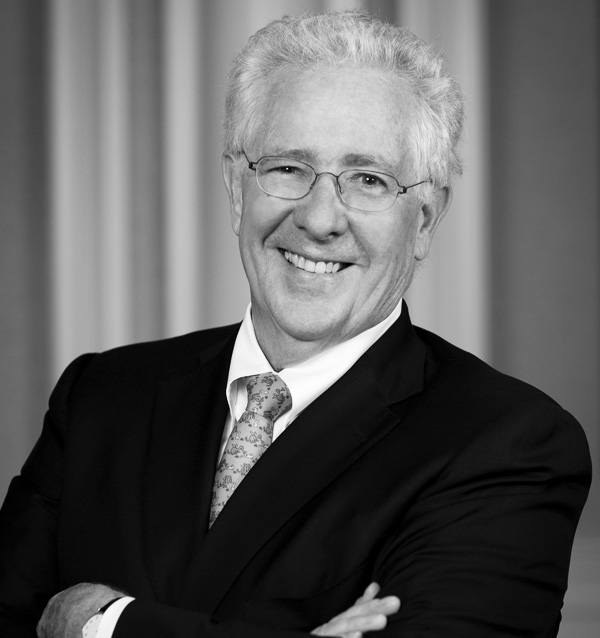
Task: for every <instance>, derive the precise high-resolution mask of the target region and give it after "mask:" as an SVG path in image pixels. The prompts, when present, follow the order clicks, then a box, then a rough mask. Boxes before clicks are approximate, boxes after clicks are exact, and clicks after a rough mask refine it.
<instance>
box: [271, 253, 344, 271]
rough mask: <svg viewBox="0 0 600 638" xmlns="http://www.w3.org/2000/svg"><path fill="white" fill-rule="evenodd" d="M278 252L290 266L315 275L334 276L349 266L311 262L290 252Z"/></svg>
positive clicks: (339, 263)
mask: <svg viewBox="0 0 600 638" xmlns="http://www.w3.org/2000/svg"><path fill="white" fill-rule="evenodd" d="M280 252H281V254H282V255H283V256H284V257H285V259H286V260H287V261H288V262H289V263H290V264H292V266H295V267H296V268H299V269H300V270H305V271H306V272H312V273H315V274H317V275H325V274H334V273H336V272H338V271H339V270H343V269H344V268H347V267H348V266H349V265H350V264H347V263H345V262H341V261H313V260H312V259H308V257H303V256H302V255H298V254H296V253H293V252H291V251H290V250H280Z"/></svg>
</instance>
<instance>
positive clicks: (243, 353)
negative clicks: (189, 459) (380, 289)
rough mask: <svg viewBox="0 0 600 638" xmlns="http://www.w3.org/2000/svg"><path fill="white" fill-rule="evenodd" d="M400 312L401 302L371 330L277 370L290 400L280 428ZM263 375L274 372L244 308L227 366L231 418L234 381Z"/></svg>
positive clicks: (323, 389)
mask: <svg viewBox="0 0 600 638" xmlns="http://www.w3.org/2000/svg"><path fill="white" fill-rule="evenodd" d="M401 310H402V299H400V301H399V302H398V304H397V305H396V307H395V308H394V309H393V310H392V312H391V313H390V314H389V315H388V316H387V317H386V318H385V319H383V321H380V322H379V323H378V324H376V325H375V326H372V327H371V328H368V329H367V330H365V331H363V332H361V333H360V334H358V335H356V336H354V337H352V338H351V339H348V340H347V341H344V342H342V343H338V344H336V345H334V346H331V347H329V348H327V349H325V350H323V351H322V352H319V353H318V354H316V355H315V356H313V357H311V358H310V359H307V360H306V361H302V362H301V363H299V364H296V365H293V366H290V367H289V368H284V369H283V370H280V371H279V372H278V373H277V374H279V376H280V377H281V378H282V379H283V380H284V381H285V383H286V384H287V386H288V388H289V390H290V394H291V396H292V408H291V410H290V411H289V412H287V413H286V414H284V415H283V416H282V417H281V419H280V420H281V421H285V424H284V425H286V424H288V423H290V422H291V421H292V420H293V419H294V418H296V416H297V415H298V414H299V413H300V412H302V410H304V408H306V407H307V406H308V405H309V404H310V403H312V401H314V400H315V399H316V398H317V397H318V396H319V395H320V394H322V393H323V392H324V391H325V390H327V388H329V387H330V386H331V385H333V384H334V383H335V382H336V381H337V380H338V379H339V378H340V377H341V376H342V375H343V374H344V373H345V372H347V371H348V370H349V369H350V368H351V367H352V366H353V365H354V363H355V362H356V361H357V360H358V359H359V358H360V357H361V356H362V355H363V354H364V353H365V352H366V351H367V350H368V349H369V348H370V347H371V346H372V345H373V344H374V343H375V342H376V341H377V340H378V339H379V338H380V337H381V336H382V335H383V333H384V332H386V330H388V328H389V327H390V326H391V325H392V324H393V323H394V322H395V321H396V320H397V319H398V317H400V313H401ZM265 372H274V370H273V368H272V367H271V365H270V364H269V362H268V360H267V358H266V357H265V355H264V353H263V351H262V350H261V348H260V346H259V344H258V341H257V339H256V333H255V332H254V325H253V323H252V314H251V306H250V305H248V307H247V309H246V312H245V314H244V319H243V321H242V325H241V326H240V329H239V332H238V335H237V338H236V341H235V345H234V348H233V353H232V356H231V363H230V365H229V375H228V378H227V388H226V392H227V402H228V404H229V410H230V413H231V414H233V415H234V416H237V417H239V415H235V412H234V409H235V406H234V405H233V399H232V394H233V384H234V383H235V381H236V379H239V378H240V377H246V376H249V375H252V374H261V373H265Z"/></svg>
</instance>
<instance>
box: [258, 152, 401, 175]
mask: <svg viewBox="0 0 600 638" xmlns="http://www.w3.org/2000/svg"><path fill="white" fill-rule="evenodd" d="M269 155H276V156H281V157H289V158H290V159H297V160H301V161H303V162H307V163H308V164H311V165H312V164H314V163H316V162H317V157H316V155H315V154H314V153H313V152H312V151H309V150H308V149H302V148H282V147H276V148H274V149H273V150H272V151H271V152H269ZM341 163H342V164H343V165H344V166H353V167H354V166H373V167H376V168H379V169H381V170H382V171H384V172H388V173H391V174H392V175H393V174H394V170H395V167H394V166H393V165H392V164H390V163H389V162H388V161H386V160H385V159H384V158H383V157H380V156H376V155H370V154H368V153H347V154H346V155H344V156H343V157H342V162H341Z"/></svg>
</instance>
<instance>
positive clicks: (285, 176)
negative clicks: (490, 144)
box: [242, 151, 431, 213]
mask: <svg viewBox="0 0 600 638" xmlns="http://www.w3.org/2000/svg"><path fill="white" fill-rule="evenodd" d="M242 152H243V153H244V157H245V158H246V161H247V162H248V168H250V169H251V170H253V171H255V173H256V182H257V184H258V187H259V188H260V189H261V190H262V191H263V192H264V193H266V194H267V195H272V196H273V197H280V198H281V199H290V200H296V199H302V198H303V197H306V196H307V195H308V194H309V193H310V191H311V189H312V187H313V186H314V185H315V184H316V182H317V179H319V177H321V175H331V176H332V177H334V178H335V181H336V183H337V190H338V194H339V198H340V199H341V200H342V202H343V203H344V204H346V206H348V207H350V208H355V209H357V210H361V211H364V212H372V213H375V212H381V211H384V210H387V209H388V208H391V206H392V205H393V203H394V202H395V201H396V198H397V197H398V195H404V194H405V193H406V192H407V191H408V189H409V188H413V187H415V186H419V184H426V183H427V182H430V181H431V180H430V179H426V180H423V181H421V182H417V183H416V184H411V185H410V186H401V185H400V184H399V183H398V180H397V179H396V178H395V177H394V176H393V175H388V174H387V173H380V172H378V171H371V170H365V169H362V168H359V169H355V168H352V169H348V170H345V171H342V172H341V173H339V174H338V175H336V174H335V173H331V172H329V171H323V172H322V173H317V172H316V171H315V169H314V168H313V167H312V166H311V165H310V164H307V163H306V162H301V161H300V160H296V159H290V158H289V157H279V156H275V155H265V156H264V157H261V158H260V159H258V160H256V162H252V161H250V160H249V159H248V156H247V155H246V153H245V152H244V151H242Z"/></svg>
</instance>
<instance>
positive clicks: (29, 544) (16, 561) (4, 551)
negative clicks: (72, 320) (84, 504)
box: [0, 355, 93, 638]
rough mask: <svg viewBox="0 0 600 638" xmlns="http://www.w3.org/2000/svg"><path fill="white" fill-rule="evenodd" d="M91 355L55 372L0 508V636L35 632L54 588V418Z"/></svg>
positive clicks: (57, 440)
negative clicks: (39, 421)
mask: <svg viewBox="0 0 600 638" xmlns="http://www.w3.org/2000/svg"><path fill="white" fill-rule="evenodd" d="M92 356H93V355H82V356H81V357H79V358H78V359H76V360H75V361H73V363H71V364H70V365H69V366H68V368H67V369H66V370H65V372H64V373H63V375H62V376H61V378H60V380H59V382H58V383H57V385H56V388H55V390H54V392H53V393H52V395H51V397H50V406H49V410H48V412H47V414H46V417H45V419H44V427H43V429H42V434H41V436H40V438H39V440H38V441H37V443H36V445H35V447H34V448H33V450H32V452H31V454H30V455H29V458H28V459H27V461H26V462H25V465H24V466H23V469H22V471H21V474H20V475H19V476H17V477H15V478H14V479H13V480H12V482H11V484H10V487H9V489H8V493H7V495H6V498H5V501H4V504H3V505H2V508H1V509H0V635H1V636H11V637H14V638H25V637H27V638H30V637H31V638H33V637H35V635H36V632H35V627H36V624H37V622H38V620H39V618H40V616H41V614H42V611H43V610H44V607H45V606H46V603H47V602H48V599H49V598H50V597H51V596H52V595H53V594H55V593H56V591H57V582H58V581H57V557H56V523H57V515H58V503H59V500H60V494H61V489H62V449H63V440H64V436H65V433H64V432H63V431H62V430H61V427H60V425H59V423H65V422H66V419H65V418H62V417H63V416H64V415H65V412H66V410H67V403H68V397H69V394H70V391H71V388H72V387H73V384H74V383H75V380H76V379H77V378H78V376H79V375H80V373H81V371H82V369H83V368H84V367H85V366H86V363H87V362H88V360H89V358H90V357H92ZM57 417H59V418H57Z"/></svg>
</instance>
